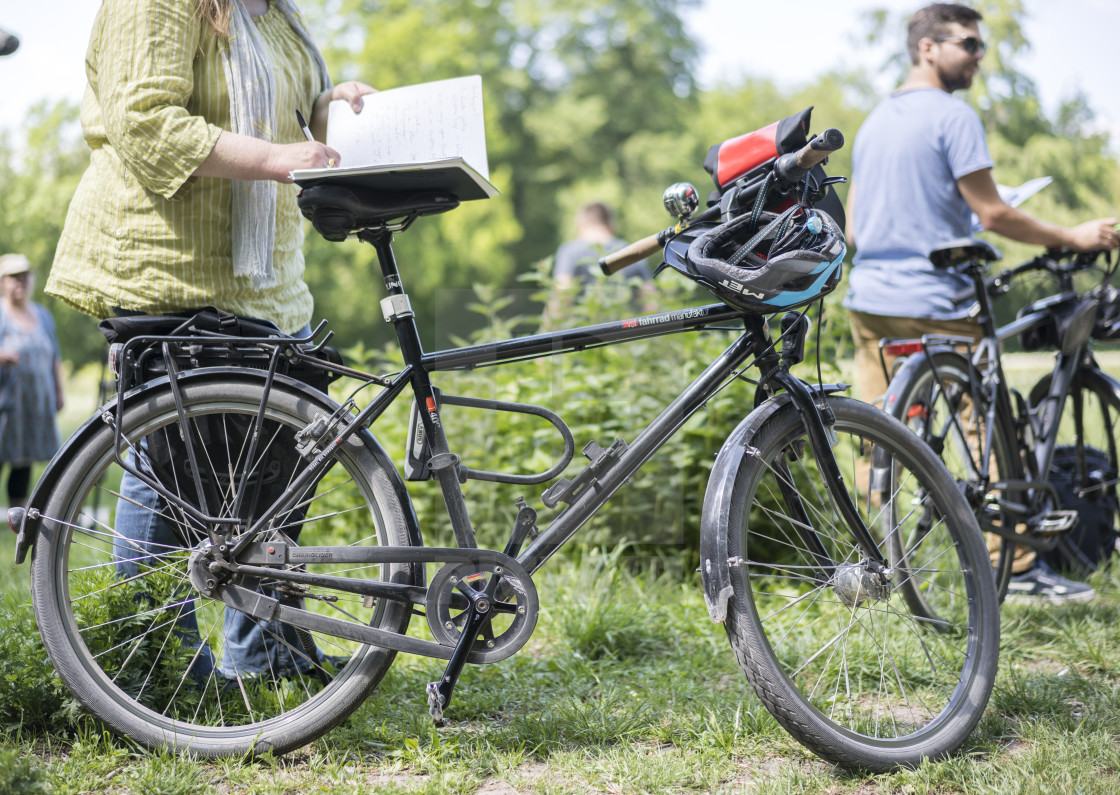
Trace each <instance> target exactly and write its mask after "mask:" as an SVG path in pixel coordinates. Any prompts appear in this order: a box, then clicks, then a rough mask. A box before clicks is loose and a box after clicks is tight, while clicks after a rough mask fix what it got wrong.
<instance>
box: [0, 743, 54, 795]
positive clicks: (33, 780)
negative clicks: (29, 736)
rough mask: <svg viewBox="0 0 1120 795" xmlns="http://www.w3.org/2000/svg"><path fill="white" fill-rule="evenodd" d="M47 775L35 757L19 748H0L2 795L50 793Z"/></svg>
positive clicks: (0, 784) (0, 793) (0, 789)
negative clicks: (27, 754)
mask: <svg viewBox="0 0 1120 795" xmlns="http://www.w3.org/2000/svg"><path fill="white" fill-rule="evenodd" d="M48 791H49V790H48V788H47V781H46V775H45V774H44V773H43V769H42V767H40V766H39V765H37V764H36V763H35V761H34V757H31V756H26V755H25V754H23V753H22V752H21V751H20V749H18V748H0V795H17V794H18V795H30V793H34V792H48Z"/></svg>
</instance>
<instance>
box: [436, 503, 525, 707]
mask: <svg viewBox="0 0 1120 795" xmlns="http://www.w3.org/2000/svg"><path fill="white" fill-rule="evenodd" d="M517 508H518V511H517V519H516V521H515V522H514V526H513V533H512V534H511V536H510V539H509V543H508V544H506V548H505V554H506V555H509V556H510V557H516V555H517V553H518V552H519V551H520V549H521V545H522V543H524V541H525V538H526V537H528V536H533V535H534V534H535V533H536V529H537V527H536V519H537V512H536V511H535V510H533V509H532V508H530V507H529V506H528V505H526V504H525V498H524V497H518V498H517ZM499 580H501V575H499V574H497V573H494V574H493V575H491V577H490V581H489V582H488V583H487V584H486V588H485V589H484V590H483V591H482V593H481V594H477V595H471V596H468V597H467V598H468V599H470V600H471V614H470V616H469V617H468V618H467V621H466V624H465V625H464V626H463V634H462V635H460V636H459V642H458V643H456V644H455V651H454V652H453V653H452V655H451V659H450V660H448V662H447V667H446V668H445V669H444V671H443V676H442V677H441V678H440V680H439V681H438V682H429V683H428V686H427V687H426V688H425V691H426V692H427V696H428V712H429V713H430V714H431V716H432V722H433V723H434V724H435V725H436V726H442V725H443V724H444V719H443V711H444V710H445V709H447V706H448V705H449V704H450V703H451V692H452V690H454V689H455V683H456V682H457V681H458V680H459V674H461V673H462V672H463V666H464V665H465V664H466V662H467V655H469V654H470V652H471V649H472V648H473V647H474V642H475V640H476V639H477V638H478V633H480V632H482V631H483V630H484V629H485V628H486V624H487V622H489V621H490V618H491V616H492V615H493V614H492V612H491V609H490V608H491V607H492V606H493V604H494V594H496V593H497V592H498V582H499Z"/></svg>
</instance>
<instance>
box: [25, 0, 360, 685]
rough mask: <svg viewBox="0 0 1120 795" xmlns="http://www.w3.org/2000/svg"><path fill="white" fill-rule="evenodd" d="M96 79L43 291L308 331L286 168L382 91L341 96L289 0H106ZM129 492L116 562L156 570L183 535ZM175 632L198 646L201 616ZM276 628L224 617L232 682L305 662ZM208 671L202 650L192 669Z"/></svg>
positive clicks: (93, 62) (124, 488)
mask: <svg viewBox="0 0 1120 795" xmlns="http://www.w3.org/2000/svg"><path fill="white" fill-rule="evenodd" d="M86 74H87V77H88V81H89V82H88V86H87V89H86V92H85V96H84V98H83V101H82V112H81V121H82V129H83V134H84V136H85V139H86V141H87V143H88V144H89V146H90V148H91V149H92V150H93V151H92V154H91V157H90V165H89V168H88V170H87V171H86V173H85V174H84V176H83V178H82V180H81V183H80V184H79V186H78V189H77V192H76V193H75V195H74V198H73V200H72V202H71V205H70V208H69V211H68V214H67V218H66V224H65V227H64V229H63V233H62V237H61V240H60V241H59V245H58V249H57V252H56V255H55V260H54V266H53V268H52V269H51V274H50V278H49V279H48V281H47V292H48V293H50V294H51V295H55V296H57V297H58V298H60V299H62V300H63V301H66V302H67V303H69V304H71V305H72V306H74V307H76V308H78V309H80V310H82V311H84V312H86V313H88V314H91V315H93V316H95V317H99V318H105V317H110V316H114V315H117V316H120V315H130V314H165V313H168V312H176V311H184V310H190V309H195V308H199V307H203V306H216V307H218V308H220V309H224V310H228V311H231V312H234V313H237V314H239V315H246V316H251V317H256V318H263V319H266V320H270V321H272V322H273V323H275V324H276V325H277V326H279V327H280V328H281V329H282V330H283V331H285V332H287V333H290V334H299V333H301V332H304V331H305V330H306V329H307V327H308V324H309V321H310V319H311V311H312V299H311V294H310V292H309V291H308V288H307V285H306V284H305V283H304V281H303V270H304V261H303V252H302V244H303V232H302V228H301V217H300V213H299V209H298V207H297V204H296V187H295V186H294V185H292V184H288V183H290V182H291V178H290V177H289V172H290V171H291V170H293V169H300V168H320V167H324V166H327V165H337V164H339V162H340V157H339V155H338V153H337V152H335V151H333V150H332V149H330V148H329V147H327V146H325V145H324V144H323V143H320V141H321V140H322V139H323V137H324V135H325V130H326V119H327V106H328V104H329V103H330V102H331V101H332V100H339V99H341V100H346V101H348V102H349V103H350V105H351V107H352V108H353V110H354V112H355V113H357V112H360V111H361V108H362V96H363V95H365V94H369V93H371V92H373V90H374V89H372V88H370V87H369V86H367V85H365V84H363V83H357V82H348V83H342V84H340V85H337V86H332V84H331V80H330V77H329V76H328V74H327V69H326V65H325V64H324V62H323V58H322V56H321V55H320V53H319V50H318V48H316V46H315V44H314V43H313V42H312V40H311V38H310V36H309V35H308V33H307V30H306V28H305V27H304V25H303V21H302V19H301V17H300V15H299V12H298V11H297V9H296V7H295V5H294V3H293V2H292V0H104V1H103V2H102V4H101V8H100V10H99V11H98V14H97V18H96V21H95V22H94V29H93V34H92V36H91V39H90V45H89V50H88V53H87V56H86ZM297 110H298V111H301V112H302V113H303V114H304V115H305V116H307V117H308V118H309V119H310V127H311V130H312V132H313V133H314V136H315V138H316V140H312V141H309V140H307V138H306V137H305V134H304V132H303V130H302V129H301V127H300V125H299V122H298V121H297V116H296V111H297ZM121 493H122V495H123V496H122V499H121V500H120V501H119V503H118V507H117V513H116V520H115V530H116V532H117V534H118V535H119V536H120V537H121V539H122V540H120V541H118V549H119V550H120V552H118V558H119V563H118V566H117V568H118V573H119V574H120V575H121V576H129V575H130V572H131V571H134V570H135V568H136V567H137V566H138V565H140V564H145V565H147V563H148V562H149V561H150V558H145V557H144V556H143V555H139V556H138V554H137V552H136V550H137V549H138V548H139V549H148V550H152V551H153V554H154V551H155V550H159V549H166V548H167V547H168V546H175V545H181V544H183V543H184V542H183V541H182V540H181V539H177V537H176V534H175V531H174V529H173V528H172V527H171V526H170V523H169V522H168V521H167V520H166V519H165V516H164V514H165V513H166V511H164V510H163V506H162V505H161V501H160V500H159V498H158V497H157V496H156V494H155V493H154V492H152V491H151V490H150V489H148V488H146V487H145V486H143V485H142V484H141V483H140V481H139V480H138V479H136V478H134V477H132V476H126V477H125V478H124V480H123V481H122V485H121ZM129 540H131V541H129ZM136 542H147V543H149V544H150V545H151V546H148V547H143V546H138V544H137V543H136ZM180 625H181V626H182V627H183V628H184V632H185V634H187V635H190V634H191V633H194V634H195V637H197V630H196V629H195V628H194V626H193V616H191V615H189V614H188V615H187V616H186V618H184V619H183V620H182V621H181V622H180ZM263 630H264V632H265V634H264V635H263V636H262V635H261V632H262V627H261V626H258V625H257V624H256V623H255V622H254V621H253V620H252V619H250V618H248V617H247V616H245V615H243V614H240V613H235V612H233V611H231V610H227V620H226V627H225V629H224V632H223V635H224V639H225V644H224V647H223V650H222V657H221V663H220V669H221V672H222V673H223V674H224V675H226V676H237V675H242V674H253V673H258V672H261V671H266V670H268V671H277V670H283V669H285V668H286V667H289V666H291V665H293V664H294V665H297V666H298V667H301V668H303V667H305V666H306V663H305V660H306V658H304V660H303V661H298V660H294V659H293V655H291V654H290V653H288V651H289V650H286V649H285V648H284V644H283V643H280V644H277V643H270V644H267V645H266V644H265V643H264V641H263V639H262V638H263V637H270V636H272V637H275V636H276V634H277V633H278V632H279V630H276V629H269V628H268V627H267V626H265V627H263ZM212 664H213V661H212V660H211V659H210V657H209V654H207V655H205V656H204V665H203V670H201V671H196V674H200V675H204V676H209V675H210V671H209V668H210V666H211V665H212Z"/></svg>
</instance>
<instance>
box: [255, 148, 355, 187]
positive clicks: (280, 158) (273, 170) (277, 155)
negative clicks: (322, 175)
mask: <svg viewBox="0 0 1120 795" xmlns="http://www.w3.org/2000/svg"><path fill="white" fill-rule="evenodd" d="M340 163H342V156H341V155H339V153H338V152H336V151H335V150H334V149H331V148H330V147H329V146H327V145H326V144H321V143H319V142H318V141H301V142H299V143H296V144H273V145H272V148H271V149H270V151H269V157H268V163H267V164H266V166H265V168H266V169H267V170H268V171H269V173H270V175H271V177H270V178H271V179H274V180H276V181H277V182H291V181H292V178H291V175H290V174H289V172H291V171H295V170H296V169H300V168H327V167H329V166H337V165H339V164H340Z"/></svg>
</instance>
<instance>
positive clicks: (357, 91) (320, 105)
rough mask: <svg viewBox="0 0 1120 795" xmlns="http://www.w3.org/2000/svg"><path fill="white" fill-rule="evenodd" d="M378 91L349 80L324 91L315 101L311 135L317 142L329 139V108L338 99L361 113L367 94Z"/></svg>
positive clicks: (312, 112)
mask: <svg viewBox="0 0 1120 795" xmlns="http://www.w3.org/2000/svg"><path fill="white" fill-rule="evenodd" d="M376 93H377V89H376V88H374V87H373V86H367V85H366V84H365V83H359V82H358V81H357V80H347V81H346V82H345V83H339V84H338V85H337V86H335V87H334V88H332V89H330V90H329V91H324V92H323V93H322V94H320V95H319V98H318V99H316V100H315V107H314V108H313V109H312V111H311V125H310V126H311V134H312V135H314V136H315V138H316V140H319V141H324V140H326V137H327V106H328V105H330V104H331V103H332V102H333V101H335V100H336V99H343V100H346V101H347V102H348V103H350V108H351V110H353V111H354V112H355V113H361V112H362V108H363V107H364V105H365V103H364V102H363V101H362V97H364V96H365V95H366V94H376Z"/></svg>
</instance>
